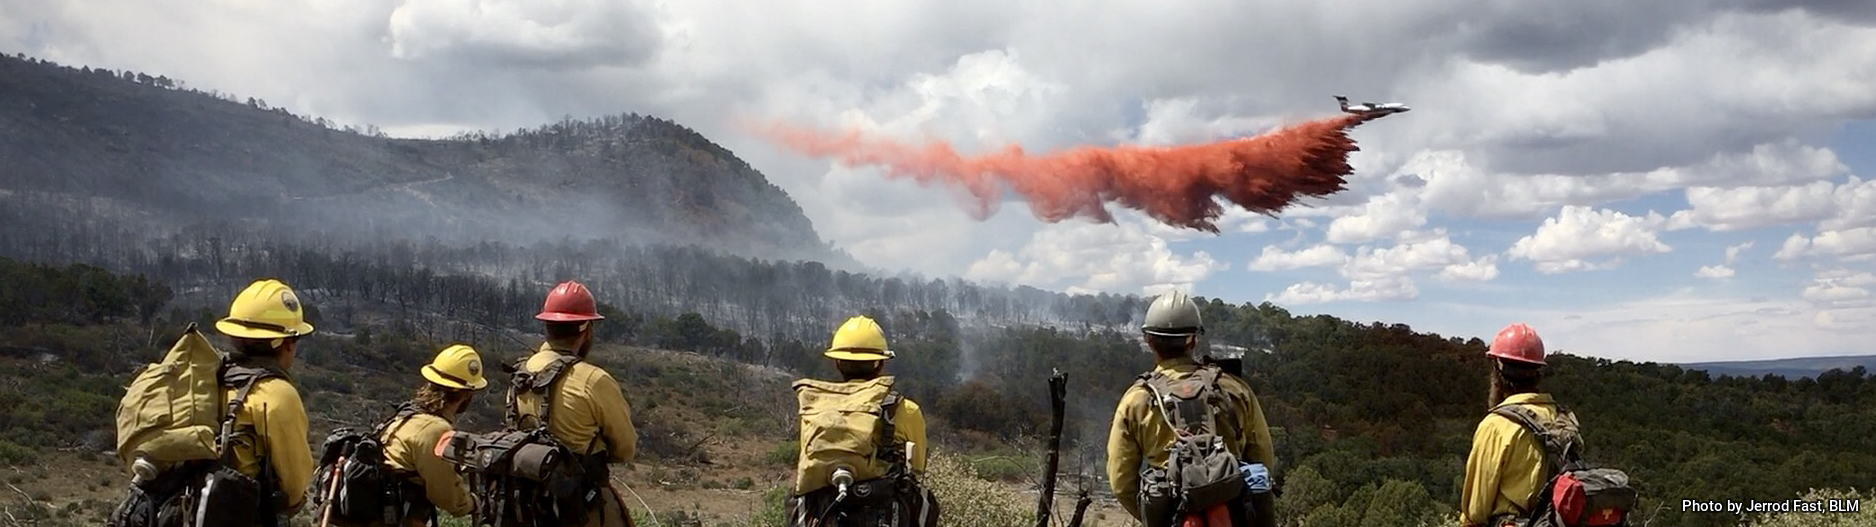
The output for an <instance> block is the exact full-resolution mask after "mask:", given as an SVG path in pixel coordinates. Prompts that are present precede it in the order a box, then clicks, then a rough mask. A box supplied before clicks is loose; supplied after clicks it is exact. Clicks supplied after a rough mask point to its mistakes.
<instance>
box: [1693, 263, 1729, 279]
mask: <svg viewBox="0 0 1876 527" xmlns="http://www.w3.org/2000/svg"><path fill="white" fill-rule="evenodd" d="M1694 276H1697V277H1700V278H1732V277H1733V268H1731V267H1727V266H1724V265H1702V266H1700V269H1698V270H1696V271H1694Z"/></svg>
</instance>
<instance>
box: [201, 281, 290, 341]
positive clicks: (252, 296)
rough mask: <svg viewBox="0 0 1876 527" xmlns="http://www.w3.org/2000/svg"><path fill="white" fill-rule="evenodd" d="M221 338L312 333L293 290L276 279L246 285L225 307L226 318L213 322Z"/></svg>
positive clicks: (283, 336) (256, 337) (262, 337)
mask: <svg viewBox="0 0 1876 527" xmlns="http://www.w3.org/2000/svg"><path fill="white" fill-rule="evenodd" d="M215 329H217V330H220V331H221V332H222V334H223V335H227V336H230V337H238V338H249V339H277V338H285V337H303V336H306V335H310V334H312V333H313V325H312V324H307V323H306V312H305V311H303V310H302V306H301V305H300V297H299V296H298V295H295V294H293V288H291V287H287V284H284V283H281V282H280V281H279V280H273V279H267V280H260V281H257V282H254V283H252V284H248V288H247V289H243V290H241V294H238V295H235V299H234V302H232V303H229V304H228V317H227V318H223V319H221V320H220V321H217V322H215Z"/></svg>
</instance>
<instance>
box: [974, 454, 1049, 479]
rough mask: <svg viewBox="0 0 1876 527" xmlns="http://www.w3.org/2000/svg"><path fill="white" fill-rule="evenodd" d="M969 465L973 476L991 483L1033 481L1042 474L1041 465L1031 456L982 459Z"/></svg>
mask: <svg viewBox="0 0 1876 527" xmlns="http://www.w3.org/2000/svg"><path fill="white" fill-rule="evenodd" d="M969 463H970V468H971V473H972V474H973V475H976V476H977V477H979V478H982V479H986V480H990V481H1007V482H1023V481H1031V480H1034V479H1035V478H1036V477H1037V475H1038V474H1040V473H1041V472H1042V465H1041V463H1038V462H1037V460H1036V458H1034V457H1030V456H990V457H980V458H974V459H971V460H970V461H969Z"/></svg>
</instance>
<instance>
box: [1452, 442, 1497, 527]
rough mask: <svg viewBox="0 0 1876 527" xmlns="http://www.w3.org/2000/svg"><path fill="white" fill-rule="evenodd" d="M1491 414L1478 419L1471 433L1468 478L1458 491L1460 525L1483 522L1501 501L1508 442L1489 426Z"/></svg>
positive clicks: (1462, 526)
mask: <svg viewBox="0 0 1876 527" xmlns="http://www.w3.org/2000/svg"><path fill="white" fill-rule="evenodd" d="M1490 420H1491V417H1486V419H1485V420H1483V421H1480V422H1479V427H1478V429H1477V430H1475V431H1474V432H1473V433H1472V453H1471V454H1470V455H1468V456H1467V457H1466V479H1465V483H1464V485H1463V486H1462V487H1460V490H1459V525H1460V526H1461V527H1476V526H1479V525H1484V524H1485V520H1486V518H1488V517H1490V516H1491V515H1492V506H1493V505H1494V504H1496V502H1497V500H1498V480H1499V472H1500V468H1501V467H1502V466H1503V465H1504V460H1505V449H1506V446H1507V445H1506V443H1505V441H1503V438H1501V437H1499V434H1497V433H1495V431H1494V430H1493V429H1492V427H1491V426H1490Z"/></svg>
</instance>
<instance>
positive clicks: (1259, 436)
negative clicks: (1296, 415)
mask: <svg viewBox="0 0 1876 527" xmlns="http://www.w3.org/2000/svg"><path fill="white" fill-rule="evenodd" d="M1244 399H1245V400H1244V402H1245V408H1244V409H1243V410H1244V411H1242V412H1239V413H1238V415H1241V416H1244V417H1243V418H1242V419H1240V423H1239V425H1240V426H1241V428H1239V430H1243V431H1245V432H1249V433H1250V437H1249V438H1248V439H1250V441H1246V443H1248V444H1246V445H1244V452H1241V453H1239V454H1238V459H1242V460H1245V461H1254V462H1257V463H1263V464H1264V468H1265V469H1267V470H1270V471H1271V472H1272V473H1275V471H1276V470H1277V448H1276V445H1275V444H1272V441H1271V439H1270V423H1269V422H1267V421H1265V420H1264V406H1263V405H1262V404H1259V403H1258V402H1257V394H1256V393H1254V392H1252V391H1251V390H1250V386H1249V384H1248V383H1247V384H1246V385H1245V389H1244Z"/></svg>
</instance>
